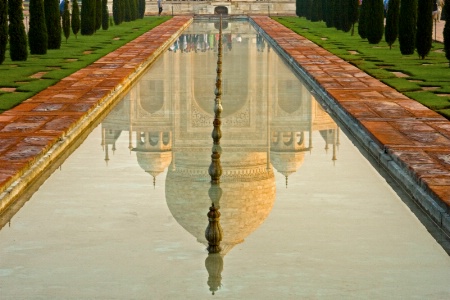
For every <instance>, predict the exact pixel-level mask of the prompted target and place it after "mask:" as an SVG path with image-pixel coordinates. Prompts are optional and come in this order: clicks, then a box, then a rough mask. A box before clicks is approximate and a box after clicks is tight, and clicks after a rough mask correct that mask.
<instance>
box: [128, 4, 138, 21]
mask: <svg viewBox="0 0 450 300" xmlns="http://www.w3.org/2000/svg"><path fill="white" fill-rule="evenodd" d="M128 1H129V3H130V21H134V20H136V16H137V6H136V1H135V0H128Z"/></svg>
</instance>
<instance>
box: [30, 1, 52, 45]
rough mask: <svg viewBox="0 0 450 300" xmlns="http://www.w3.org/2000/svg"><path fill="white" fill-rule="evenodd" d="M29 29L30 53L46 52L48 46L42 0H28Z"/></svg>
mask: <svg viewBox="0 0 450 300" xmlns="http://www.w3.org/2000/svg"><path fill="white" fill-rule="evenodd" d="M29 10H30V30H29V31H28V43H29V45H30V53H31V54H46V53H47V47H48V35H47V25H46V24H45V16H44V2H43V0H30V7H29Z"/></svg>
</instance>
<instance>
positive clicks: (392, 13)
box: [384, 0, 400, 49]
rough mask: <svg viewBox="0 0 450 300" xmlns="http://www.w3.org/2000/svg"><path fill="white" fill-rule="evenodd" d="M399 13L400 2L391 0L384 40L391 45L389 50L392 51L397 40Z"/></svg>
mask: <svg viewBox="0 0 450 300" xmlns="http://www.w3.org/2000/svg"><path fill="white" fill-rule="evenodd" d="M399 11H400V0H389V4H388V10H387V15H386V27H385V29H384V39H385V41H386V43H387V44H388V45H389V49H392V44H394V42H395V41H396V40H397V36H398V17H399V16H398V14H399Z"/></svg>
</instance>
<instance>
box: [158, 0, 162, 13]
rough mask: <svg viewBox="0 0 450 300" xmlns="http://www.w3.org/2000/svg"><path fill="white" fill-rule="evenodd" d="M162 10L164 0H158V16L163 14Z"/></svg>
mask: <svg viewBox="0 0 450 300" xmlns="http://www.w3.org/2000/svg"><path fill="white" fill-rule="evenodd" d="M162 11H163V8H162V0H158V16H160V15H161V13H162Z"/></svg>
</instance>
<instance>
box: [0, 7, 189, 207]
mask: <svg viewBox="0 0 450 300" xmlns="http://www.w3.org/2000/svg"><path fill="white" fill-rule="evenodd" d="M190 22H192V17H191V16H179V17H174V18H172V19H170V20H168V21H167V22H165V23H163V24H161V25H160V26H158V27H156V28H154V29H152V30H150V31H149V32H147V33H145V34H143V35H141V36H140V37H138V38H136V39H135V40H133V41H131V42H130V43H128V44H126V45H124V46H122V47H121V48H119V49H117V50H116V51H114V52H112V53H110V54H108V55H106V56H104V57H103V58H101V59H99V60H98V61H96V62H95V63H93V64H92V65H90V66H88V67H86V68H84V69H82V70H79V71H77V72H75V73H73V74H72V75H70V76H68V77H66V78H64V79H63V80H61V81H60V82H59V83H57V84H55V85H54V86H51V87H49V88H48V89H46V90H44V91H42V92H40V93H38V94H37V95H35V96H33V97H31V98H29V99H27V100H26V101H24V102H23V103H22V104H21V105H18V106H16V107H14V108H13V109H11V110H8V111H6V112H4V113H3V114H1V115H0V213H1V212H2V211H3V210H4V209H6V207H7V206H8V205H9V204H10V203H12V202H13V201H14V200H15V198H16V196H17V195H19V194H20V191H21V190H23V189H24V188H26V186H27V185H29V184H30V183H31V182H32V181H33V180H35V179H36V178H37V177H38V176H39V175H40V174H41V172H43V171H44V170H45V168H46V167H47V166H48V165H50V164H51V162H53V161H54V160H55V159H57V157H59V155H62V153H63V152H64V150H65V149H67V147H69V146H70V144H71V143H72V142H73V141H74V140H75V139H76V137H77V135H79V134H80V133H81V132H83V131H84V130H86V128H88V127H89V125H90V124H91V123H92V122H93V120H95V119H96V118H97V117H98V116H99V115H101V114H102V112H104V111H105V110H107V108H108V107H110V106H111V105H112V104H113V103H114V100H115V99H116V97H117V95H120V94H121V93H123V92H125V91H126V89H127V87H129V86H130V85H131V84H132V82H134V81H135V80H136V79H137V78H138V77H139V75H140V74H141V73H142V72H143V71H145V69H146V68H147V67H148V66H149V65H150V64H151V63H152V62H153V61H154V60H155V59H156V58H157V57H158V56H159V54H160V53H161V52H162V51H164V50H165V49H166V48H167V47H169V46H170V43H172V42H173V40H174V39H175V38H176V36H178V35H179V33H180V32H181V31H182V30H183V29H184V28H186V27H187V26H188V25H189V24H190Z"/></svg>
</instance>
